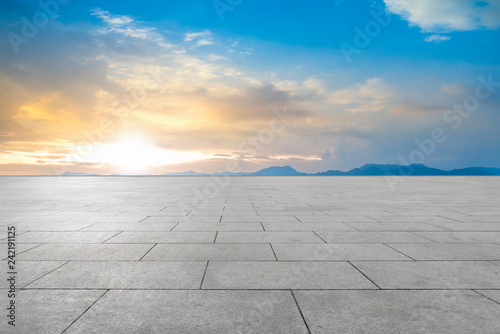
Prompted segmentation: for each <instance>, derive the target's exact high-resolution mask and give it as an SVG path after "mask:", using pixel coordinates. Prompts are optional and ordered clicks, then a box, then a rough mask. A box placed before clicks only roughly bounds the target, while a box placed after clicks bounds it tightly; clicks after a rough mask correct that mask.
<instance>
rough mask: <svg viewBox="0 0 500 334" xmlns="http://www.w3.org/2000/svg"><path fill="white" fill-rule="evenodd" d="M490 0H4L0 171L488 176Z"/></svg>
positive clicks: (498, 147)
mask: <svg viewBox="0 0 500 334" xmlns="http://www.w3.org/2000/svg"><path fill="white" fill-rule="evenodd" d="M499 27H500V0H484V1H475V0H440V1H435V0H418V1H411V0H376V1H368V0H364V1H363V0H328V1H327V0H315V1H310V2H305V1H294V0H274V1H270V2H269V1H255V0H253V1H252V0H215V1H214V0H185V1H165V0H161V1H160V0H150V1H145V2H139V1H113V0H108V1H95V0H86V1H78V0H41V1H27V0H23V1H21V0H18V1H14V0H3V1H2V2H1V4H0V101H1V105H2V107H1V108H0V175H52V174H61V173H65V172H71V173H79V172H85V173H92V174H116V173H131V174H136V173H138V174H162V173H172V172H185V171H188V170H193V171H195V172H200V173H202V172H223V171H240V170H241V171H245V172H253V171H257V170H259V169H262V168H266V167H269V166H285V165H290V166H292V167H293V168H295V169H297V170H299V171H301V172H308V173H314V172H320V171H326V170H331V169H339V170H349V169H352V168H355V167H359V166H362V165H364V164H367V163H377V164H410V163H423V164H425V165H427V166H431V167H435V168H441V169H447V170H449V169H455V168H465V167H471V166H482V167H500V131H499V125H500V110H499V107H500V43H499V41H500V31H499Z"/></svg>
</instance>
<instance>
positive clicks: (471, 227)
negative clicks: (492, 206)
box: [434, 222, 500, 232]
mask: <svg viewBox="0 0 500 334" xmlns="http://www.w3.org/2000/svg"><path fill="white" fill-rule="evenodd" d="M434 225H436V226H438V227H441V228H443V229H447V230H449V231H477V232H481V231H487V232H488V231H491V232H500V223H459V222H456V223H435V224H434Z"/></svg>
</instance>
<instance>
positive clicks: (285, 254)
mask: <svg viewBox="0 0 500 334" xmlns="http://www.w3.org/2000/svg"><path fill="white" fill-rule="evenodd" d="M272 246H273V249H274V252H275V253H276V257H277V258H278V260H280V261H324V260H329V261H354V260H378V261H381V260H385V261H391V260H408V261H411V260H412V259H411V258H409V257H407V256H405V255H403V254H401V253H399V252H397V251H395V250H394V249H391V248H390V247H388V246H386V245H383V244H279V243H273V244H272Z"/></svg>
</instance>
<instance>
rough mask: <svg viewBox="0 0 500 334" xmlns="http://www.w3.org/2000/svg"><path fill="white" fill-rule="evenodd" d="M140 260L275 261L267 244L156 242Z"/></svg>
mask: <svg viewBox="0 0 500 334" xmlns="http://www.w3.org/2000/svg"><path fill="white" fill-rule="evenodd" d="M142 261H276V257H275V256H274V253H273V250H272V248H271V246H270V245H269V244H158V245H156V246H155V247H154V248H153V249H152V250H151V251H150V252H149V253H148V254H146V256H144V258H143V259H142Z"/></svg>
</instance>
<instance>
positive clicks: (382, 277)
mask: <svg viewBox="0 0 500 334" xmlns="http://www.w3.org/2000/svg"><path fill="white" fill-rule="evenodd" d="M352 263H353V265H354V266H356V268H358V269H359V270H360V271H361V272H362V273H363V274H365V275H366V276H367V277H368V278H370V279H371V280H372V281H373V282H375V283H376V284H377V285H378V286H379V287H381V288H382V289H500V267H499V266H495V265H494V264H492V263H489V262H485V261H404V262H403V261H401V262H399V261H394V262H389V261H379V262H365V261H363V262H360V261H354V262H352Z"/></svg>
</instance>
